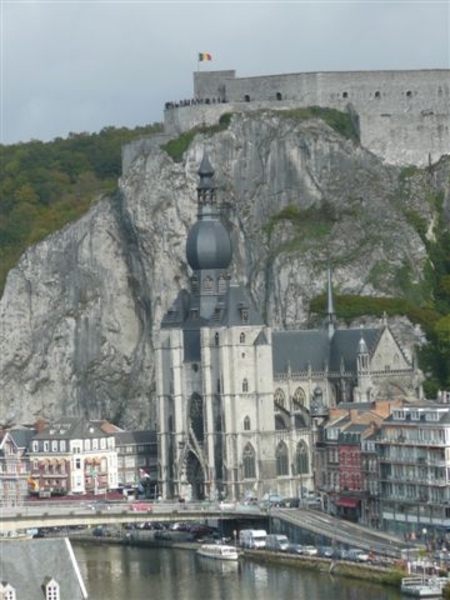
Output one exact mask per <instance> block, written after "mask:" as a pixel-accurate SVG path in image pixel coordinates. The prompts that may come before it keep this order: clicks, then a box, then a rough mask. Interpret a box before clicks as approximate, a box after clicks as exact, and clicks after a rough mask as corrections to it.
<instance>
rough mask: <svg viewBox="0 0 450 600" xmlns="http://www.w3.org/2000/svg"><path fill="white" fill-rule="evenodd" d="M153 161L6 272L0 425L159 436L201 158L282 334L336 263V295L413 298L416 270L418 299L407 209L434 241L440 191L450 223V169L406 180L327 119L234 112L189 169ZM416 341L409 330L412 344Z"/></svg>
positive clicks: (146, 156) (162, 155)
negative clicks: (159, 361)
mask: <svg viewBox="0 0 450 600" xmlns="http://www.w3.org/2000/svg"><path fill="white" fill-rule="evenodd" d="M144 147H145V146H142V148H144ZM145 148H146V149H145V151H144V149H143V150H142V151H141V152H138V153H136V158H135V160H134V161H133V162H132V164H131V165H129V166H128V168H127V171H126V174H125V175H124V176H123V178H122V179H121V181H120V185H119V187H120V192H119V194H118V195H117V197H115V198H102V199H100V201H99V202H98V203H97V204H96V205H95V206H94V207H93V208H92V210H91V211H90V212H89V214H87V215H86V216H85V217H83V218H82V219H81V220H79V221H78V222H76V223H74V224H72V225H71V226H69V227H67V228H65V229H64V230H62V231H60V232H58V233H57V234H55V235H53V236H51V237H49V238H48V239H46V240H45V241H44V242H42V243H40V244H38V245H36V246H34V247H32V248H30V249H29V250H28V251H27V252H26V253H25V254H24V255H23V257H22V258H21V260H20V261H19V263H18V265H17V266H16V268H14V269H13V270H12V271H11V272H10V274H9V277H8V280H7V284H6V288H5V292H4V295H3V298H2V299H1V302H0V415H1V417H0V421H2V422H32V421H34V420H35V419H37V418H38V417H43V418H46V419H49V418H52V417H54V416H59V415H60V414H80V413H82V414H86V415H88V416H89V417H90V418H100V417H101V418H108V419H110V420H112V421H114V422H116V423H118V424H122V425H124V426H129V427H142V426H147V425H149V426H152V425H154V402H153V400H154V380H153V372H154V357H153V345H152V332H153V330H154V327H155V325H157V324H158V323H159V322H160V319H161V317H162V315H163V313H164V312H165V310H166V309H167V307H168V305H169V304H170V303H171V301H172V300H173V298H174V297H175V295H176V294H177V292H178V291H179V290H180V289H181V288H183V287H186V286H187V281H188V275H189V273H188V269H187V265H186V261H185V240H186V235H187V232H188V230H189V228H190V226H191V224H192V223H193V222H194V220H195V218H196V191H195V190H196V185H197V183H198V177H197V169H198V166H199V164H200V160H201V157H202V155H203V152H204V149H206V150H207V152H208V155H209V158H210V160H211V163H212V165H213V166H214V167H215V169H216V184H217V188H218V197H219V198H220V199H221V200H223V202H224V203H226V206H225V209H224V210H225V215H226V220H227V222H228V224H229V226H230V228H231V231H232V237H233V242H234V249H235V250H234V263H233V277H234V278H235V279H236V280H240V281H242V282H244V283H245V284H246V285H247V286H248V288H249V290H250V292H251V294H252V295H253V297H254V299H255V301H256V302H257V303H258V305H259V306H260V308H261V312H262V314H263V315H264V317H265V318H266V320H267V321H268V322H269V323H270V324H271V325H272V326H273V327H274V328H282V327H292V326H305V325H306V322H307V320H308V317H309V301H310V299H311V298H312V297H314V296H315V295H317V294H319V293H322V292H323V291H324V289H325V281H326V268H327V266H328V264H331V265H332V267H333V278H334V283H335V285H336V287H337V289H338V290H339V293H355V294H375V293H376V294H386V295H392V294H397V293H402V289H401V282H402V278H401V277H400V276H399V274H402V273H403V275H404V274H405V272H406V273H407V276H408V281H409V283H411V282H412V283H417V289H418V290H420V282H421V277H422V266H423V263H424V261H425V260H426V251H425V248H424V245H423V243H422V241H421V240H420V237H419V236H418V234H417V233H416V231H415V229H414V228H413V226H412V225H411V224H410V222H409V221H410V219H408V218H406V216H405V214H407V213H408V211H406V209H408V210H409V211H411V210H413V211H414V212H415V213H416V214H418V215H420V216H421V217H423V218H424V219H426V221H427V223H429V224H430V229H429V233H430V235H432V224H433V222H434V219H435V212H434V211H435V207H434V205H433V203H432V202H430V201H428V200H427V198H429V197H430V196H431V195H432V194H434V193H435V192H436V191H438V190H442V191H443V192H444V198H445V199H444V204H445V211H446V214H447V215H449V214H450V199H449V196H450V192H449V173H450V161H449V160H448V157H447V159H442V160H441V162H440V163H439V165H436V166H435V167H434V168H433V169H430V170H429V171H428V172H422V171H414V172H413V173H407V175H408V176H407V177H406V175H405V172H401V170H400V169H398V168H393V167H387V166H384V165H383V164H382V163H381V161H380V160H379V159H378V158H377V157H376V156H374V155H373V154H371V153H369V152H368V151H366V150H364V149H363V148H361V147H360V146H359V145H358V144H357V143H355V142H353V141H350V140H347V139H344V138H343V137H341V136H340V135H338V134H337V133H336V132H335V131H333V130H332V129H330V128H329V127H328V126H327V125H325V124H324V123H323V122H322V121H320V120H315V119H314V120H309V121H303V122H296V121H292V120H288V119H284V118H280V117H279V116H276V115H273V114H270V113H267V114H265V115H264V114H258V115H251V114H245V115H235V116H234V117H233V119H232V121H231V124H230V126H229V128H228V129H227V130H225V131H221V132H219V133H215V134H214V135H211V136H208V137H207V136H205V135H198V136H197V137H196V138H195V139H194V141H193V142H192V144H191V145H190V147H189V149H188V151H187V152H186V153H185V155H184V158H183V160H182V162H174V161H173V160H172V159H171V158H170V156H169V155H168V154H167V153H166V152H164V151H163V150H161V149H160V148H158V147H157V146H156V145H152V144H149V145H148V146H147V147H145ZM417 293H420V292H417ZM404 325H405V323H404V322H403V326H404ZM399 331H400V330H399ZM411 331H412V330H410V329H409V328H406V327H403V329H402V331H401V334H402V335H404V334H406V333H409V334H410V335H409V337H407V338H405V339H407V341H408V342H412V341H413V340H414V335H412V333H413V332H412V333H411Z"/></svg>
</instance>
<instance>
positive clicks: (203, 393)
mask: <svg viewBox="0 0 450 600" xmlns="http://www.w3.org/2000/svg"><path fill="white" fill-rule="evenodd" d="M198 174H199V184H198V187H197V204H198V212H197V221H196V223H195V224H194V225H193V226H192V228H191V230H190V231H189V234H188V237H187V241H186V259H187V263H188V265H189V267H190V270H191V277H190V289H189V290H183V291H182V292H180V294H179V295H178V297H177V298H176V299H175V300H174V302H173V303H172V305H171V306H170V308H169V310H168V311H167V313H166V315H165V316H164V318H163V320H162V322H161V325H160V328H159V330H158V331H157V332H156V335H155V348H156V356H157V371H156V386H157V403H158V407H157V411H158V413H157V414H158V417H157V421H158V423H157V425H158V431H157V437H158V462H159V465H158V485H159V489H160V493H161V495H162V497H163V498H183V499H185V500H191V499H203V498H206V499H210V500H219V499H222V498H227V499H228V500H240V499H243V498H245V497H250V496H251V497H258V498H263V497H264V495H265V494H270V493H273V494H279V495H280V496H282V497H299V496H301V495H302V494H304V493H306V492H307V491H308V490H313V489H314V446H315V438H316V432H317V425H318V424H319V423H321V422H323V421H324V420H325V419H326V418H327V414H328V410H329V408H333V407H335V406H336V405H339V404H340V403H342V404H348V403H352V402H353V403H358V404H361V403H367V405H370V403H371V402H372V401H374V400H375V399H379V398H382V397H389V396H392V395H395V396H396V397H398V396H402V397H404V398H411V397H418V396H419V397H420V395H421V390H420V381H421V379H420V373H419V372H418V371H417V369H416V368H415V365H414V364H412V362H411V361H410V360H409V359H408V357H407V356H406V355H405V353H404V351H403V350H402V348H401V346H400V345H399V343H398V342H397V340H396V338H395V336H394V335H393V333H392V331H391V330H390V328H389V326H388V324H387V322H386V320H384V321H383V323H382V325H381V326H380V327H379V328H359V329H348V328H342V329H340V328H339V327H338V324H337V320H336V315H335V311H334V304H333V295H332V285H331V274H330V272H329V273H328V301H327V314H326V319H325V322H324V324H323V327H322V328H320V329H314V330H295V331H294V330H289V331H272V329H271V327H270V326H268V324H267V323H265V322H264V320H263V319H262V318H261V315H260V313H259V311H258V307H257V306H255V304H254V302H253V300H252V298H251V297H250V295H249V293H248V291H247V289H246V288H245V286H243V285H242V284H239V283H237V282H233V281H232V279H231V277H230V274H229V267H230V264H231V262H232V258H233V249H232V244H231V239H230V234H229V231H228V230H227V228H226V226H225V225H224V224H223V223H222V220H221V206H222V202H221V201H220V199H218V198H217V196H216V188H215V183H214V170H213V167H212V165H211V163H210V161H209V159H208V157H207V155H206V154H204V156H203V159H202V161H201V164H200V167H199V171H198Z"/></svg>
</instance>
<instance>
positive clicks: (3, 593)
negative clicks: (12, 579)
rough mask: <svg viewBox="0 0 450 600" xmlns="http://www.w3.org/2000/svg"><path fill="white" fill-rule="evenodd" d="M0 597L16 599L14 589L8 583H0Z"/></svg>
mask: <svg viewBox="0 0 450 600" xmlns="http://www.w3.org/2000/svg"><path fill="white" fill-rule="evenodd" d="M0 598H4V600H16V598H17V596H16V590H15V589H14V588H13V586H12V585H11V584H10V583H4V584H1V583H0Z"/></svg>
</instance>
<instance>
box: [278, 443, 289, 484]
mask: <svg viewBox="0 0 450 600" xmlns="http://www.w3.org/2000/svg"><path fill="white" fill-rule="evenodd" d="M275 456H276V461H277V476H278V477H279V476H282V475H289V460H288V449H287V446H286V444H285V443H284V442H280V443H279V444H278V446H277V450H276V453H275Z"/></svg>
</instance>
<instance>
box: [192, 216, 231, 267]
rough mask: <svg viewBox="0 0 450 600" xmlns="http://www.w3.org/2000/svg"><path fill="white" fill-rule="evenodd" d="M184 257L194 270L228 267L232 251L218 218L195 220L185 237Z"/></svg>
mask: <svg viewBox="0 0 450 600" xmlns="http://www.w3.org/2000/svg"><path fill="white" fill-rule="evenodd" d="M186 258H187V260H188V263H189V266H190V267H191V269H193V270H194V271H199V270H201V269H226V268H227V267H229V265H230V263H231V258H232V251H231V240H230V235H229V233H228V231H227V229H226V227H225V226H224V225H222V223H221V222H220V221H219V220H207V221H197V223H195V225H194V226H193V227H192V229H191V230H190V232H189V235H188V238H187V242H186Z"/></svg>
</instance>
